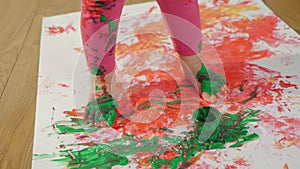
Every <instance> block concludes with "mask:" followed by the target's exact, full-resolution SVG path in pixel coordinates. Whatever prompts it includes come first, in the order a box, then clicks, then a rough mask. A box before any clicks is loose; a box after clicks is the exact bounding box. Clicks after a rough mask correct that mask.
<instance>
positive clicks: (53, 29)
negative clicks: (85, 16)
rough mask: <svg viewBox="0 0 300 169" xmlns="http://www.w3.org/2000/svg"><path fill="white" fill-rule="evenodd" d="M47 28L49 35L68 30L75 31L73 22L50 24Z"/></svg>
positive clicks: (67, 31)
mask: <svg viewBox="0 0 300 169" xmlns="http://www.w3.org/2000/svg"><path fill="white" fill-rule="evenodd" d="M47 28H48V30H47V31H48V33H49V35H58V34H63V33H69V32H70V31H73V32H76V29H75V27H74V26H73V23H70V24H68V25H67V26H65V27H63V26H50V27H47Z"/></svg>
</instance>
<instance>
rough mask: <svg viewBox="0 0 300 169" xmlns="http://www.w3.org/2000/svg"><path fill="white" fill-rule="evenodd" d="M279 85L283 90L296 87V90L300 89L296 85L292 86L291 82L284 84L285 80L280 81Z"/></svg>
mask: <svg viewBox="0 0 300 169" xmlns="http://www.w3.org/2000/svg"><path fill="white" fill-rule="evenodd" d="M279 84H280V86H281V87H283V88H289V87H294V88H295V89H298V86H297V85H296V84H291V82H284V81H283V80H280V82H279Z"/></svg>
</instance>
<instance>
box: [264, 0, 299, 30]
mask: <svg viewBox="0 0 300 169" xmlns="http://www.w3.org/2000/svg"><path fill="white" fill-rule="evenodd" d="M264 2H265V4H266V5H267V6H269V7H270V8H271V9H272V10H273V12H274V13H275V14H276V15H277V16H279V17H280V18H281V19H282V20H283V21H285V22H286V23H287V24H288V25H289V26H290V27H291V28H293V29H294V30H295V31H297V32H298V34H299V33H300V12H299V11H300V0H286V1H284V0H264Z"/></svg>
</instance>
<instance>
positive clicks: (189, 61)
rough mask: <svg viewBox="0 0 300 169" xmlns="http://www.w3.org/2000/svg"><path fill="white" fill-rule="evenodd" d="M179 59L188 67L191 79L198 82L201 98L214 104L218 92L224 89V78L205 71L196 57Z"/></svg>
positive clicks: (208, 70)
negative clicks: (191, 75)
mask: <svg viewBox="0 0 300 169" xmlns="http://www.w3.org/2000/svg"><path fill="white" fill-rule="evenodd" d="M181 59H182V61H183V62H184V63H185V64H186V65H187V66H188V67H189V69H190V71H191V72H192V74H193V78H196V80H197V82H199V83H198V84H197V85H198V88H199V89H200V92H201V94H200V95H201V97H202V98H203V99H204V100H205V101H207V102H212V103H213V102H216V101H217V99H218V97H220V94H219V93H220V90H222V89H224V87H225V79H224V77H223V76H222V75H220V74H217V73H215V72H213V71H211V70H210V69H207V68H206V67H205V66H204V64H203V63H202V61H201V59H200V57H199V56H197V55H194V56H188V57H181ZM188 78H190V77H188Z"/></svg>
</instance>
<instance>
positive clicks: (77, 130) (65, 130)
mask: <svg viewBox="0 0 300 169" xmlns="http://www.w3.org/2000/svg"><path fill="white" fill-rule="evenodd" d="M54 126H55V128H56V129H57V130H58V131H59V134H65V133H80V132H86V133H92V132H95V131H97V130H98V128H97V127H86V128H83V127H78V126H76V127H72V126H67V125H54Z"/></svg>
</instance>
